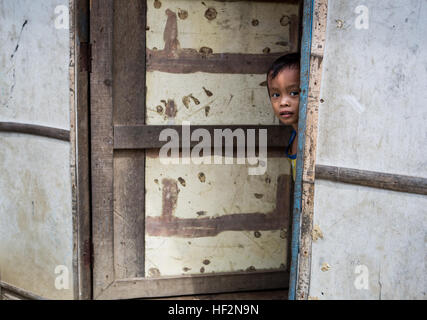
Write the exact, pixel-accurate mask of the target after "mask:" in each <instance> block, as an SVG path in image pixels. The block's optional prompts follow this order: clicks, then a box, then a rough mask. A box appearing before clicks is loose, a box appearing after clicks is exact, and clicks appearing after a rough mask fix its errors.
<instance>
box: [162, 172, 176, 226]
mask: <svg viewBox="0 0 427 320" xmlns="http://www.w3.org/2000/svg"><path fill="white" fill-rule="evenodd" d="M162 185H163V194H162V202H163V207H162V218H163V219H164V220H165V221H171V220H172V219H173V218H174V217H173V213H174V211H175V209H176V204H177V202H178V185H177V183H176V181H175V180H173V179H163V180H162Z"/></svg>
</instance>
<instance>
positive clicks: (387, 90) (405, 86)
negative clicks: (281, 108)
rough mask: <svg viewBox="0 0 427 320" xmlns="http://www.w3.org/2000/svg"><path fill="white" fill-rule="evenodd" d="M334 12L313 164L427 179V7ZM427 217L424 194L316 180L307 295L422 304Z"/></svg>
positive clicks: (337, 5)
mask: <svg viewBox="0 0 427 320" xmlns="http://www.w3.org/2000/svg"><path fill="white" fill-rule="evenodd" d="M359 5H362V6H363V7H359V8H357V7H358V6H359ZM328 6H329V9H328V22H327V34H326V48H325V58H324V66H323V78H322V88H321V95H320V98H321V99H323V100H324V102H323V103H321V105H320V108H319V135H318V143H317V145H318V147H317V160H316V163H317V164H320V165H332V166H338V167H347V168H355V169H362V170H372V171H379V172H385V173H393V174H403V175H410V176H418V177H424V178H425V177H427V162H426V159H427V151H426V148H425V145H426V141H427V136H426V129H425V128H426V120H427V112H426V108H425V101H426V99H427V95H426V90H425V84H426V83H427V76H426V70H427V59H426V55H425V52H426V50H427V41H426V37H425V30H426V28H427V3H426V1H423V0H413V1H406V0H399V1H388V0H387V1H368V0H365V1H361V2H360V3H359V2H358V3H355V2H353V1H339V0H329V1H328ZM362 20H364V21H362ZM365 27H366V28H365ZM426 216H427V199H426V197H425V196H422V195H415V194H407V193H399V192H392V191H385V190H380V189H373V188H367V187H360V186H353V185H349V184H340V183H333V182H326V181H322V180H316V184H315V207H314V225H315V230H316V231H317V232H316V234H317V235H319V234H320V232H322V233H323V238H319V237H316V236H315V237H314V240H313V246H312V264H311V282H310V296H311V297H312V298H319V299H425V289H426V282H425V262H426V249H425V248H426V247H425V243H426V242H425V241H426ZM366 284H367V286H366Z"/></svg>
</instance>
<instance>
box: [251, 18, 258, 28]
mask: <svg viewBox="0 0 427 320" xmlns="http://www.w3.org/2000/svg"><path fill="white" fill-rule="evenodd" d="M252 25H253V26H254V27H256V26H257V25H259V21H258V19H253V20H252Z"/></svg>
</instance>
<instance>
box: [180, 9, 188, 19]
mask: <svg viewBox="0 0 427 320" xmlns="http://www.w3.org/2000/svg"><path fill="white" fill-rule="evenodd" d="M178 17H179V18H180V19H182V20H185V19H187V17H188V11H187V10H183V9H179V10H178Z"/></svg>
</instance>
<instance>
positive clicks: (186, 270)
mask: <svg viewBox="0 0 427 320" xmlns="http://www.w3.org/2000/svg"><path fill="white" fill-rule="evenodd" d="M182 270H183V271H184V272H188V271H190V270H191V268H188V267H184V268H182Z"/></svg>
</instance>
